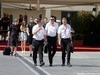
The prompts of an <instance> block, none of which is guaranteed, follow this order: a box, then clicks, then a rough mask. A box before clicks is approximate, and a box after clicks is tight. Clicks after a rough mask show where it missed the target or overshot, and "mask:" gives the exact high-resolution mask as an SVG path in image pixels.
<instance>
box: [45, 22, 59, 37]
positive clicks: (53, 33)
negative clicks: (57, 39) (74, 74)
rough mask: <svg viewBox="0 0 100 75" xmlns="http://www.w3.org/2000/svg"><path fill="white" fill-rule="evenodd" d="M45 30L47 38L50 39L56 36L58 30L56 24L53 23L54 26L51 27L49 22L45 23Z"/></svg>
mask: <svg viewBox="0 0 100 75" xmlns="http://www.w3.org/2000/svg"><path fill="white" fill-rule="evenodd" d="M45 30H47V36H51V37H54V36H56V33H57V30H58V23H56V22H54V26H52V25H51V24H50V22H49V23H47V24H46V28H45Z"/></svg>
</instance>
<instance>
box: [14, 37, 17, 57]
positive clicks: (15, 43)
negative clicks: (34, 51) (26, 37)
mask: <svg viewBox="0 0 100 75" xmlns="http://www.w3.org/2000/svg"><path fill="white" fill-rule="evenodd" d="M14 46H15V48H14V56H16V51H17V47H18V38H14Z"/></svg>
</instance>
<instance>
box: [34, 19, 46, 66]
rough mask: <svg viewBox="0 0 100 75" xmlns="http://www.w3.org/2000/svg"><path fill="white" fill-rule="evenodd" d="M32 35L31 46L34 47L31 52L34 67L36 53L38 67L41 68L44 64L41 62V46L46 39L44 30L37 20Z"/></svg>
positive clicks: (39, 20) (40, 22)
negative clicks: (38, 61)
mask: <svg viewBox="0 0 100 75" xmlns="http://www.w3.org/2000/svg"><path fill="white" fill-rule="evenodd" d="M32 34H33V42H32V45H33V46H34V50H33V61H34V64H35V66H37V51H38V53H39V60H40V67H41V66H43V65H44V64H45V63H44V62H43V45H44V40H45V38H46V33H45V30H44V28H43V26H42V20H41V19H38V20H37V25H35V26H34V27H33V29H32Z"/></svg>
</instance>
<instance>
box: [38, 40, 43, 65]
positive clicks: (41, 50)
mask: <svg viewBox="0 0 100 75" xmlns="http://www.w3.org/2000/svg"><path fill="white" fill-rule="evenodd" d="M38 51H39V60H40V66H43V65H44V64H45V63H44V62H43V40H42V41H41V42H40V44H39V49H38Z"/></svg>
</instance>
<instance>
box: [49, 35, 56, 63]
mask: <svg viewBox="0 0 100 75" xmlns="http://www.w3.org/2000/svg"><path fill="white" fill-rule="evenodd" d="M56 42H57V37H56V36H55V37H50V36H47V49H48V58H49V63H50V64H52V61H53V57H54V55H55V53H56V50H57V45H56Z"/></svg>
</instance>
